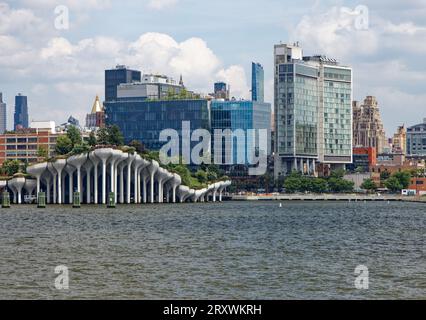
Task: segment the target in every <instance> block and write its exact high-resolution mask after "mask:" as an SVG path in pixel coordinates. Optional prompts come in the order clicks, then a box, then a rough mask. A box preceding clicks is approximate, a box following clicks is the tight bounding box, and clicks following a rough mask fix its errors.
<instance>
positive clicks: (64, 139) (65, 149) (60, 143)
mask: <svg viewBox="0 0 426 320" xmlns="http://www.w3.org/2000/svg"><path fill="white" fill-rule="evenodd" d="M72 149H73V144H72V141H71V139H70V138H69V137H68V135H63V136H59V137H58V140H57V141H56V147H55V151H56V153H57V154H58V155H65V154H68V153H70V152H71V151H72Z"/></svg>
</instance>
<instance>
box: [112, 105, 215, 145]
mask: <svg viewBox="0 0 426 320" xmlns="http://www.w3.org/2000/svg"><path fill="white" fill-rule="evenodd" d="M105 113H106V122H107V124H108V125H117V126H118V127H119V128H120V130H121V131H122V133H123V135H124V138H125V141H126V143H129V142H131V141H132V140H139V141H142V142H143V143H144V144H145V146H146V147H147V148H148V149H150V150H160V149H161V147H162V146H163V145H164V144H165V142H160V141H159V137H160V132H161V131H162V130H165V129H174V130H176V131H177V132H178V133H179V135H180V136H181V131H182V122H183V121H189V122H190V130H191V133H192V131H194V130H197V129H206V130H209V131H210V112H209V102H208V101H207V100H205V99H196V100H160V101H152V100H144V99H139V100H136V99H134V100H128V101H113V102H105ZM195 144H196V143H195Z"/></svg>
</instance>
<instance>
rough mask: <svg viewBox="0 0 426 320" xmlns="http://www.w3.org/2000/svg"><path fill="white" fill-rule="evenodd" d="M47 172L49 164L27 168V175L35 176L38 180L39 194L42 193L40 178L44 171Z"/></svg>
mask: <svg viewBox="0 0 426 320" xmlns="http://www.w3.org/2000/svg"><path fill="white" fill-rule="evenodd" d="M46 170H47V163H46V162H43V163H37V164H34V165H32V166H28V167H27V173H28V174H30V175H32V176H34V177H35V178H36V179H37V194H38V193H39V192H40V178H41V176H42V174H43V173H44V171H46Z"/></svg>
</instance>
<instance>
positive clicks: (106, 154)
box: [94, 148, 113, 204]
mask: <svg viewBox="0 0 426 320" xmlns="http://www.w3.org/2000/svg"><path fill="white" fill-rule="evenodd" d="M112 151H113V150H112V149H111V148H104V149H96V150H95V151H94V154H95V156H96V157H97V158H99V159H100V160H101V162H102V204H106V178H107V171H106V165H107V161H108V159H109V158H110V157H111V155H112ZM111 174H112V173H111ZM95 179H96V177H95Z"/></svg>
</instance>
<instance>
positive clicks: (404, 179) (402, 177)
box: [392, 171, 411, 190]
mask: <svg viewBox="0 0 426 320" xmlns="http://www.w3.org/2000/svg"><path fill="white" fill-rule="evenodd" d="M392 176H393V177H395V178H396V179H398V181H399V183H400V184H401V186H402V188H401V190H402V189H407V188H408V187H409V186H410V181H411V173H410V172H409V171H401V172H396V173H394V174H393V175H392Z"/></svg>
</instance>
